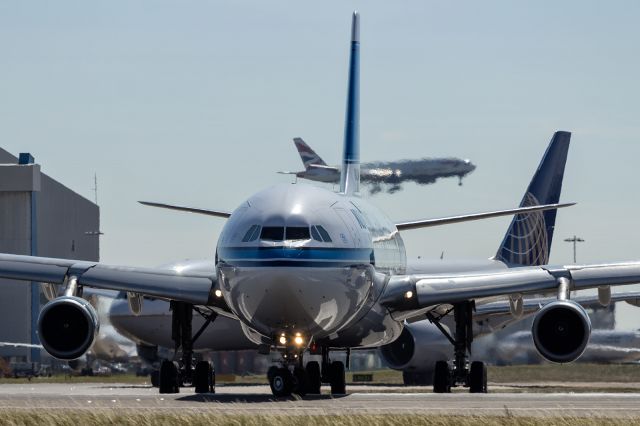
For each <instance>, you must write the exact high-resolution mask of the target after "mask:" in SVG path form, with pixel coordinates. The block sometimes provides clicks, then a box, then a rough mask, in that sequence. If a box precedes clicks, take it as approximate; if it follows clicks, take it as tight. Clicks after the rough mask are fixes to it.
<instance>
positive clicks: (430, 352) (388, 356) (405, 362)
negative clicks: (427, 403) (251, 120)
mask: <svg viewBox="0 0 640 426" xmlns="http://www.w3.org/2000/svg"><path fill="white" fill-rule="evenodd" d="M380 355H381V356H382V358H383V359H384V361H385V362H386V364H387V365H388V366H389V367H390V368H393V369H394V370H403V371H405V372H431V371H432V370H433V366H434V364H435V362H436V361H439V360H441V359H449V358H451V357H452V356H453V349H452V346H451V343H449V341H448V340H447V339H446V337H444V335H443V334H442V333H441V332H440V330H438V328H437V327H436V326H435V325H433V324H431V323H430V322H428V321H426V320H425V321H418V322H415V323H413V324H408V325H406V326H405V327H404V329H403V330H402V333H401V334H400V337H398V338H397V339H396V340H394V341H393V342H391V343H389V344H388V345H384V346H381V347H380Z"/></svg>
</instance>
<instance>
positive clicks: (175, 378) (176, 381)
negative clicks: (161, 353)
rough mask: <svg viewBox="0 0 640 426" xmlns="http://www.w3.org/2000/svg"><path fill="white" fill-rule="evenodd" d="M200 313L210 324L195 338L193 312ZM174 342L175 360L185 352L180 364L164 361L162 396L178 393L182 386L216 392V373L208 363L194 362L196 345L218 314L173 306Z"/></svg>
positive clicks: (160, 386) (197, 390)
mask: <svg viewBox="0 0 640 426" xmlns="http://www.w3.org/2000/svg"><path fill="white" fill-rule="evenodd" d="M194 310H196V311H197V312H198V313H199V314H200V315H202V316H203V317H204V318H205V319H206V321H205V323H204V324H203V326H202V327H201V328H200V330H198V332H197V333H196V334H195V335H193V336H192V322H193V311H194ZM171 312H172V314H171V319H172V323H171V339H172V340H173V342H174V344H175V356H174V359H175V358H176V357H177V356H178V353H179V350H180V349H182V351H181V352H182V356H181V357H180V359H179V361H175V360H174V361H170V360H164V361H162V364H160V373H159V375H158V379H159V380H158V387H159V388H160V393H178V392H180V386H194V387H195V392H196V393H213V392H215V384H216V381H215V371H214V369H213V366H212V365H211V363H210V362H208V361H199V362H194V361H195V360H194V354H193V344H194V343H195V341H196V340H198V338H199V337H200V335H202V332H203V331H204V330H205V329H206V328H207V327H208V326H209V324H211V323H212V322H213V321H214V320H215V319H216V317H217V315H216V314H215V313H211V314H208V313H204V312H202V311H200V310H198V309H197V308H195V307H194V306H193V305H191V304H189V303H185V302H171Z"/></svg>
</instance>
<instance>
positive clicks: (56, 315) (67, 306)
mask: <svg viewBox="0 0 640 426" xmlns="http://www.w3.org/2000/svg"><path fill="white" fill-rule="evenodd" d="M99 328H100V322H99V320H98V314H97V313H96V311H95V309H93V306H91V304H90V303H89V302H88V301H86V300H84V299H81V298H79V297H75V296H62V297H58V298H56V299H53V300H52V301H51V302H49V303H47V304H46V305H44V307H43V308H42V311H41V312H40V317H39V318H38V334H39V336H40V342H41V343H42V346H43V347H44V348H45V349H46V351H47V352H49V353H50V354H51V355H52V356H54V357H56V358H58V359H63V360H72V359H76V358H79V357H80V356H82V355H83V354H84V353H85V352H86V351H87V350H88V349H89V348H90V347H91V345H92V344H93V341H94V339H95V337H96V336H97V334H98V329H99Z"/></svg>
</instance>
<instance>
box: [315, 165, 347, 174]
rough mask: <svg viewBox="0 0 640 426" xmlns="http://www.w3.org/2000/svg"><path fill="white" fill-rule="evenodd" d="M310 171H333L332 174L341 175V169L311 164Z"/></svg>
mask: <svg viewBox="0 0 640 426" xmlns="http://www.w3.org/2000/svg"><path fill="white" fill-rule="evenodd" d="M309 168H310V169H321V170H331V171H332V172H336V173H340V169H339V168H337V167H334V166H327V165H321V164H310V165H309Z"/></svg>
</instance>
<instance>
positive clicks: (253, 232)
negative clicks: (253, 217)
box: [242, 225, 260, 243]
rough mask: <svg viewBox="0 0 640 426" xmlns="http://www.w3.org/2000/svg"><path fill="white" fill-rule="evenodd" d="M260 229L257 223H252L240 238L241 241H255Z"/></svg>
mask: <svg viewBox="0 0 640 426" xmlns="http://www.w3.org/2000/svg"><path fill="white" fill-rule="evenodd" d="M259 230H260V226H259V225H252V226H251V228H249V230H248V231H247V233H246V234H244V237H243V238H242V242H243V243H246V242H249V241H255V240H257V239H258V235H259V234H260V233H259V232H258V231H259Z"/></svg>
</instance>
